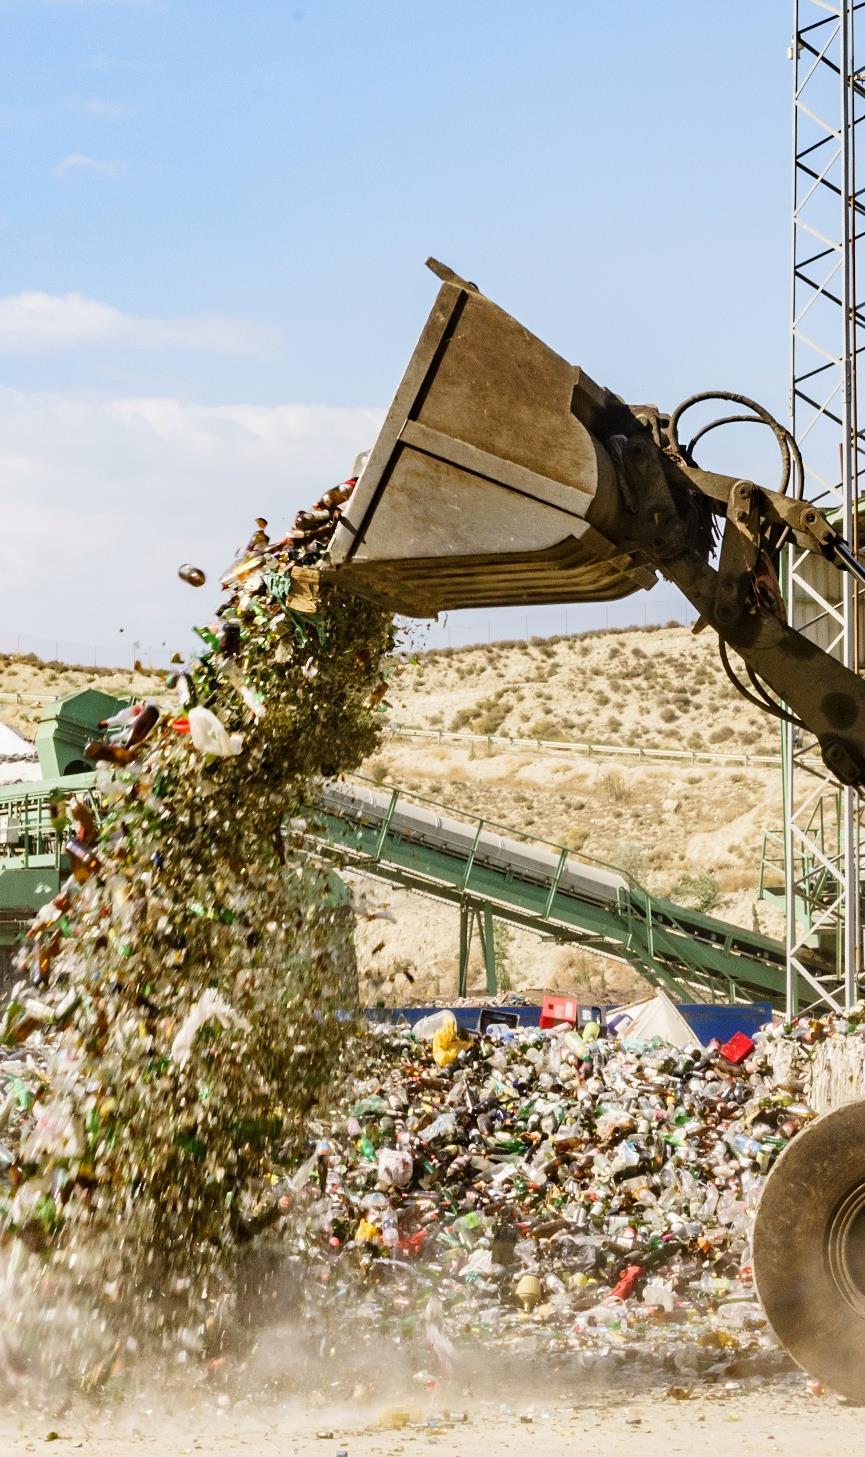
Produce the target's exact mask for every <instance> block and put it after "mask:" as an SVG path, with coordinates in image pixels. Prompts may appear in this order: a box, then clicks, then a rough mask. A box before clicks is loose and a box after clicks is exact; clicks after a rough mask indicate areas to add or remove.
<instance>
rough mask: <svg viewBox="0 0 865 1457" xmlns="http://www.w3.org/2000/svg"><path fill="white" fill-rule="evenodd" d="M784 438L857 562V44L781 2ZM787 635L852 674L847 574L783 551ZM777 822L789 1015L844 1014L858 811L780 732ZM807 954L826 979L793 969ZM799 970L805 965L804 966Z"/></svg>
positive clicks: (817, 8)
mask: <svg viewBox="0 0 865 1457" xmlns="http://www.w3.org/2000/svg"><path fill="white" fill-rule="evenodd" d="M794 26H795V31H794V37H793V44H792V48H791V59H792V62H793V68H794V80H793V229H792V233H793V237H792V309H791V313H792V321H791V335H792V341H791V342H792V348H791V415H792V420H791V428H792V431H793V434H794V435H795V437H796V439H797V441H798V443H799V445H800V447H801V450H802V454H803V457H804V461H805V491H804V494H805V495H806V496H807V497H808V498H809V499H810V500H813V501H815V502H816V503H818V504H819V505H820V507H821V509H822V510H824V511H825V512H826V513H827V514H829V515H830V516H831V518H832V519H833V520H834V521H836V522H837V523H838V524H839V526H840V527H841V529H842V531H843V534H844V536H845V537H846V539H847V541H848V542H850V544H851V545H852V547H853V549H854V551H856V552H858V549H859V528H860V521H859V500H860V496H859V473H860V466H861V462H862V449H863V444H865V436H863V432H862V431H861V430H860V428H859V391H858V382H857V360H858V356H859V354H860V353H861V351H862V349H863V347H865V315H863V312H862V309H861V308H860V305H859V303H858V298H857V292H856V288H857V253H858V251H859V247H860V244H861V240H862V237H863V230H865V205H863V201H862V200H861V197H860V189H859V188H858V186H857V180H856V135H857V131H858V128H859V123H860V121H861V120H862V118H863V116H865V89H863V85H862V81H863V79H865V75H863V76H860V74H859V73H858V72H857V67H856V59H855V57H856V56H857V54H862V52H861V50H860V48H859V47H858V46H857V41H858V40H861V39H862V38H863V36H862V35H860V34H859V32H860V31H861V30H862V27H863V26H865V0H857V3H852V0H834V3H829V0H794ZM786 586H787V610H788V614H789V619H790V622H791V623H792V625H793V626H794V627H796V628H798V629H799V630H800V631H804V632H805V634H806V636H808V637H810V638H812V639H813V640H814V641H815V642H817V643H819V645H820V646H821V647H823V648H825V649H826V650H827V651H831V652H832V653H834V654H835V655H836V656H837V657H838V658H839V659H840V660H841V661H842V662H843V663H844V664H845V666H846V667H848V668H851V669H852V670H854V671H856V672H858V671H859V670H860V669H861V667H862V655H861V650H860V642H861V641H862V626H863V624H862V613H861V604H860V591H861V589H860V588H859V586H858V584H857V583H856V581H855V579H854V578H853V577H852V576H851V575H850V574H849V573H842V572H839V571H837V570H836V568H835V567H833V566H832V565H831V564H829V563H828V562H825V561H823V560H822V559H820V558H815V557H813V556H809V555H808V553H806V552H802V551H801V550H799V549H798V548H797V547H796V546H795V545H793V546H792V547H790V548H789V549H788V560H787V582H786ZM784 821H785V861H786V911H787V1003H788V1012H789V1013H793V1012H795V1011H796V1010H797V1008H798V1010H802V1003H801V999H800V998H799V997H798V988H799V987H800V979H804V981H805V982H806V983H807V984H808V985H809V986H810V987H811V988H813V993H814V996H813V1002H814V1004H815V1005H816V1006H817V1007H825V1006H826V1005H827V1004H828V1005H829V1006H832V1007H835V1008H839V1009H840V1008H842V1007H845V1006H850V1005H852V1003H854V1002H855V1001H857V1000H858V999H859V998H860V997H861V996H862V995H863V993H865V984H863V964H862V930H861V914H860V853H861V847H860V838H861V800H860V797H859V794H858V793H857V791H856V790H854V789H843V790H839V789H838V787H837V785H836V784H835V783H834V782H833V781H832V780H831V779H830V778H829V776H828V774H827V773H826V771H825V770H824V769H823V767H822V764H821V761H820V757H819V753H818V752H817V751H816V748H815V744H814V740H813V738H811V737H810V736H809V735H808V734H807V733H804V732H803V731H802V730H797V729H792V728H790V727H787V728H786V729H785V743H784ZM806 946H807V947H808V948H810V950H811V951H812V952H813V950H814V948H815V947H816V948H817V949H818V951H819V953H820V959H821V960H822V961H823V964H824V966H825V973H822V974H820V973H817V974H815V971H814V963H813V960H811V969H810V970H809V968H808V966H807V965H804V964H803V953H804V951H805V948H806ZM806 959H807V958H806Z"/></svg>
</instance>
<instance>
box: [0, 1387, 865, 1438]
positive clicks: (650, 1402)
mask: <svg viewBox="0 0 865 1457" xmlns="http://www.w3.org/2000/svg"><path fill="white" fill-rule="evenodd" d="M526 1382H527V1386H533V1387H534V1394H533V1396H528V1395H527V1396H525V1397H524V1398H522V1399H517V1398H515V1396H514V1395H513V1392H512V1390H510V1389H507V1390H503V1391H502V1393H501V1395H502V1397H503V1398H504V1397H506V1398H507V1399H506V1400H501V1401H490V1400H478V1399H477V1398H476V1397H474V1396H473V1395H472V1392H471V1390H468V1391H465V1390H464V1391H462V1392H458V1393H455V1397H456V1399H455V1400H454V1401H453V1402H452V1404H451V1405H450V1408H449V1411H450V1413H451V1415H448V1409H447V1408H444V1407H442V1406H441V1405H440V1404H437V1403H435V1402H433V1403H429V1402H427V1403H420V1402H418V1401H417V1399H416V1397H415V1396H414V1395H410V1396H409V1397H408V1398H407V1399H406V1400H405V1402H403V1403H393V1402H389V1403H387V1404H386V1405H385V1406H383V1407H382V1406H376V1404H375V1402H374V1401H373V1402H371V1403H370V1404H369V1405H368V1406H367V1407H365V1408H358V1407H354V1408H352V1409H351V1410H343V1411H339V1410H336V1411H334V1410H332V1409H329V1408H328V1407H326V1406H325V1407H321V1408H319V1409H317V1410H310V1409H309V1408H308V1407H304V1406H303V1405H301V1404H299V1403H298V1402H297V1401H296V1400H293V1401H291V1402H286V1403H283V1404H273V1405H269V1404H264V1405H262V1404H261V1403H260V1402H259V1401H252V1400H247V1401H243V1402H239V1403H237V1404H234V1405H232V1404H226V1405H222V1406H220V1405H218V1404H217V1403H216V1402H215V1401H207V1402H204V1401H202V1402H200V1403H198V1404H193V1405H189V1404H184V1403H183V1401H182V1400H181V1399H177V1398H172V1397H171V1396H168V1397H166V1396H165V1395H164V1394H159V1393H155V1394H154V1395H153V1396H152V1397H149V1398H145V1399H144V1400H142V1401H140V1402H137V1403H134V1404H132V1405H129V1406H127V1407H125V1408H122V1409H120V1410H116V1409H115V1410H109V1411H102V1410H99V1409H98V1408H95V1407H94V1408H90V1409H87V1410H81V1411H78V1412H69V1413H67V1414H65V1415H63V1416H57V1415H54V1416H52V1415H51V1414H50V1413H37V1412H35V1411H33V1412H21V1411H19V1412H15V1411H11V1410H7V1411H6V1412H5V1413H4V1412H3V1411H2V1409H0V1451H2V1452H3V1454H4V1457H7V1454H8V1457H19V1454H23V1453H29V1452H40V1451H43V1450H45V1446H46V1442H49V1441H50V1442H51V1443H53V1442H54V1441H56V1443H57V1445H56V1447H54V1446H52V1450H54V1451H57V1452H65V1451H81V1452H83V1453H84V1454H85V1457H125V1454H126V1453H129V1454H140V1457H147V1454H151V1453H153V1454H157V1453H158V1454H159V1457H175V1454H178V1457H179V1454H181V1453H182V1454H186V1453H196V1452H206V1453H209V1454H211V1457H240V1454H248V1453H252V1452H258V1451H267V1452H269V1453H270V1452H272V1453H274V1454H275V1457H278V1454H282V1453H285V1454H292V1457H295V1454H296V1457H337V1454H338V1453H340V1452H344V1453H346V1454H347V1457H392V1454H393V1457H398V1454H412V1453H417V1454H420V1453H423V1452H430V1451H439V1452H446V1453H447V1454H448V1457H491V1454H492V1453H495V1452H512V1453H514V1454H515V1457H516V1454H523V1453H526V1454H536V1457H574V1454H575V1453H583V1452H586V1451H588V1452H592V1453H598V1454H599V1457H634V1454H635V1453H639V1454H640V1457H668V1454H682V1457H692V1454H695V1453H697V1452H703V1451H705V1452H710V1453H713V1454H725V1453H731V1452H735V1453H739V1454H742V1457H765V1454H766V1453H767V1452H771V1451H777V1452H778V1453H779V1454H780V1453H783V1454H785V1457H820V1454H822V1453H826V1454H829V1453H834V1452H836V1451H849V1452H857V1451H858V1450H859V1448H860V1444H861V1432H862V1414H861V1410H860V1409H858V1408H855V1407H849V1406H844V1405H842V1404H841V1403H839V1402H837V1401H836V1400H835V1398H834V1397H831V1396H826V1395H824V1396H813V1395H810V1394H809V1393H808V1390H807V1387H806V1385H805V1383H804V1381H803V1380H802V1379H801V1378H799V1377H791V1378H789V1379H788V1380H786V1381H783V1382H777V1383H772V1384H766V1385H757V1386H752V1385H749V1386H740V1385H737V1384H736V1383H735V1382H734V1383H731V1384H730V1385H727V1386H724V1385H721V1386H719V1387H715V1388H705V1387H702V1388H693V1389H689V1388H687V1387H683V1388H679V1390H680V1391H682V1392H683V1393H684V1397H685V1399H676V1398H675V1397H673V1396H670V1395H667V1394H665V1391H664V1388H660V1389H657V1390H654V1391H646V1390H640V1391H636V1392H634V1391H628V1390H614V1391H608V1392H601V1393H598V1392H597V1391H596V1390H594V1391H593V1390H588V1391H587V1390H585V1388H583V1389H582V1390H581V1389H580V1384H579V1382H578V1381H577V1382H575V1383H574V1384H573V1385H570V1386H569V1385H568V1384H567V1383H566V1382H564V1381H563V1380H562V1378H561V1377H557V1378H556V1379H555V1381H554V1382H553V1383H549V1382H547V1381H545V1377H544V1372H543V1370H538V1371H537V1372H532V1371H529V1372H527V1373H526ZM463 1416H465V1420H463V1419H462V1418H463ZM401 1423H405V1424H404V1425H401ZM52 1434H56V1436H54V1435H52ZM770 1442H772V1443H774V1446H773V1447H772V1448H770V1447H769V1443H770Z"/></svg>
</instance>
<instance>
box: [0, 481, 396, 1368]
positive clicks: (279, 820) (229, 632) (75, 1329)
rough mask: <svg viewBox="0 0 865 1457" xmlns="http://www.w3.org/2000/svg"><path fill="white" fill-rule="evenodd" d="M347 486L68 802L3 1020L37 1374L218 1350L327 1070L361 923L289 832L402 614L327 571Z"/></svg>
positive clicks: (269, 555)
mask: <svg viewBox="0 0 865 1457" xmlns="http://www.w3.org/2000/svg"><path fill="white" fill-rule="evenodd" d="M351 484H352V483H346V485H345V486H343V487H340V488H336V489H335V490H334V491H332V492H329V493H328V494H327V495H326V496H325V497H323V498H322V500H321V501H319V502H318V503H317V504H316V507H315V508H313V510H312V511H311V512H303V513H301V514H300V516H299V517H298V518H297V521H296V522H295V529H294V530H293V531H292V532H290V533H289V534H288V536H287V537H286V538H285V539H284V540H283V541H280V542H278V543H272V542H270V541H269V540H268V537H267V534H266V532H265V529H264V528H265V526H266V524H267V523H266V522H264V521H259V522H258V526H257V530H256V532H255V534H254V535H253V538H252V540H251V541H250V543H249V545H248V547H247V548H246V549H245V550H244V551H243V552H242V553H240V555H239V557H238V559H237V560H236V561H235V562H234V564H233V565H232V566H231V567H230V569H229V570H228V572H227V574H226V576H225V579H224V583H223V585H224V587H225V589H226V590H225V595H224V598H223V600H222V603H221V606H220V607H219V610H218V613H217V616H216V619H215V621H214V622H213V623H211V624H210V625H209V626H208V627H206V628H200V629H197V630H198V632H199V634H200V636H201V638H202V639H203V642H204V651H203V653H202V655H201V656H200V657H198V658H196V659H195V660H194V661H192V662H190V663H189V664H188V665H187V666H186V667H184V668H183V669H182V670H180V671H179V672H178V674H177V676H176V682H174V683H171V682H169V685H168V686H167V690H166V701H165V703H162V702H148V703H145V704H139V705H134V706H132V707H131V708H130V709H129V710H128V711H125V712H123V713H121V714H119V715H118V716H117V719H116V720H115V721H114V722H112V723H108V724H106V725H105V737H104V739H103V740H100V741H99V742H97V743H93V744H91V745H89V746H88V748H87V750H86V753H87V755H88V757H89V758H90V759H91V760H92V761H93V762H94V764H95V765H98V766H99V770H98V782H97V795H96V796H95V797H94V799H93V800H92V801H90V802H88V801H87V800H86V799H79V800H78V801H74V802H73V803H72V804H71V805H66V804H65V803H61V804H58V806H57V813H56V829H57V833H58V836H59V837H60V838H61V842H65V841H66V839H67V837H68V843H67V844H66V849H67V852H68V855H69V858H70V863H71V865H72V875H71V876H70V878H69V880H68V881H67V882H66V884H65V885H64V887H63V889H62V890H61V893H60V894H59V895H58V896H57V897H56V899H55V900H54V901H52V902H50V903H49V904H48V905H46V906H45V907H44V909H43V910H42V911H41V912H40V914H39V915H38V917H37V918H36V921H35V922H34V924H33V926H32V927H31V929H30V932H29V935H28V938H27V941H26V944H25V947H24V950H23V952H22V954H21V956H20V958H19V968H20V980H19V981H18V982H17V984H16V986H15V987H14V988H13V990H12V992H11V995H10V996H9V998H8V1000H7V1003H6V1005H5V1008H4V1009H3V1010H2V1013H0V1070H2V1071H0V1084H2V1087H0V1093H2V1092H3V1091H4V1089H5V1097H4V1098H3V1102H2V1107H0V1125H2V1126H0V1234H2V1243H3V1246H4V1249H3V1251H2V1260H3V1266H2V1268H3V1271H4V1278H5V1280H6V1281H7V1288H6V1290H5V1298H4V1302H3V1306H4V1313H5V1315H6V1316H7V1317H9V1318H10V1319H11V1315H10V1312H11V1311H12V1310H13V1309H14V1301H13V1299H12V1293H11V1287H12V1286H13V1285H14V1287H15V1289H16V1290H17V1291H18V1292H19V1293H20V1292H21V1291H27V1290H30V1291H32V1290H33V1289H34V1286H35V1282H38V1290H39V1301H38V1305H39V1310H40V1316H41V1324H40V1323H39V1322H37V1323H36V1324H35V1325H34V1326H33V1328H32V1330H31V1335H30V1337H29V1340H30V1349H28V1346H27V1340H28V1338H27V1337H26V1335H25V1334H22V1333H24V1332H26V1330H27V1322H26V1320H25V1321H23V1322H19V1323H18V1325H17V1326H16V1340H17V1341H18V1344H19V1349H20V1348H21V1343H22V1342H23V1355H22V1359H24V1360H26V1358H27V1356H28V1354H31V1353H32V1351H33V1350H35V1349H36V1348H38V1349H39V1350H40V1352H41V1354H42V1355H43V1356H44V1355H45V1354H46V1352H47V1351H48V1349H49V1347H50V1346H51V1344H52V1341H53V1343H54V1346H55V1347H56V1348H57V1358H58V1360H59V1361H62V1362H63V1363H64V1364H65V1365H67V1366H70V1365H71V1366H72V1367H73V1368H74V1367H75V1366H76V1364H78V1365H80V1375H81V1376H83V1377H85V1378H86V1379H98V1378H99V1376H100V1374H104V1372H105V1370H107V1369H109V1368H110V1367H111V1365H112V1363H114V1362H115V1361H117V1360H118V1359H119V1358H120V1357H119V1353H122V1352H123V1351H124V1350H125V1349H130V1350H131V1349H133V1347H134V1346H135V1344H136V1343H137V1342H138V1341H139V1339H140V1338H141V1336H142V1334H145V1333H146V1334H148V1335H150V1336H153V1335H154V1333H155V1334H156V1335H157V1337H158V1338H159V1339H160V1340H164V1341H165V1342H170V1343H175V1342H176V1341H177V1340H178V1339H179V1340H180V1342H181V1345H182V1346H183V1348H184V1349H186V1350H189V1351H191V1352H200V1351H204V1350H206V1349H209V1348H210V1347H212V1346H214V1345H216V1346H218V1344H219V1340H220V1331H221V1329H222V1324H223V1314H222V1307H223V1305H224V1304H225V1302H226V1300H227V1299H228V1295H227V1292H228V1291H229V1290H230V1289H232V1288H233V1284H234V1280H235V1276H236V1271H237V1262H238V1256H239V1254H240V1252H241V1251H242V1249H243V1247H244V1245H245V1244H246V1243H248V1241H249V1240H250V1238H251V1236H252V1235H253V1234H254V1232H255V1230H256V1229H257V1228H258V1227H259V1226H260V1225H263V1224H266V1223H267V1222H268V1221H269V1220H270V1219H271V1217H272V1212H273V1201H272V1196H271V1194H270V1172H271V1169H272V1167H273V1165H274V1161H276V1160H278V1159H279V1158H285V1157H288V1156H290V1153H291V1151H292V1149H294V1148H296V1147H297V1146H298V1144H299V1143H300V1142H302V1140H303V1138H304V1120H305V1117H306V1115H307V1114H308V1112H309V1109H310V1108H311V1107H312V1106H313V1104H314V1103H315V1101H316V1099H317V1098H318V1097H319V1095H320V1093H321V1091H322V1089H323V1088H324V1087H325V1086H326V1085H327V1084H328V1082H329V1080H330V1079H331V1078H332V1076H333V1074H334V1070H335V1068H336V1067H337V1065H338V1063H339V1060H340V1057H341V1056H342V1051H343V1047H344V1040H345V1035H344V1028H345V1020H344V1011H345V1009H346V1008H348V1007H350V1006H351V1005H352V1002H353V1000H356V987H355V986H354V985H353V974H354V963H353V948H352V941H351V923H350V915H349V914H348V913H347V911H346V910H345V908H344V907H340V906H338V905H336V904H335V902H334V896H333V894H332V893H331V886H330V883H329V880H328V877H327V875H326V873H325V872H324V871H323V870H320V869H316V868H315V867H314V866H312V865H310V864H309V863H308V862H307V861H306V860H304V859H303V858H302V857H300V856H298V855H296V854H295V853H294V851H295V849H296V846H295V845H294V844H293V842H292V834H291V831H289V832H288V833H286V832H285V830H284V825H285V822H286V818H287V816H290V815H291V812H292V807H293V806H295V805H297V804H298V803H299V802H302V800H303V798H304V796H305V794H306V793H307V792H308V789H309V786H310V784H311V783H312V782H313V781H314V780H315V778H316V776H319V775H323V774H324V775H332V774H335V773H338V772H339V771H340V770H342V769H346V768H351V767H354V766H356V765H357V764H358V763H359V762H360V761H361V760H362V759H363V758H364V757H365V756H366V755H367V754H369V752H370V750H371V749H372V748H373V747H374V746H375V743H376V741H377V737H378V732H379V725H380V723H381V708H380V703H381V699H382V697H383V693H384V681H383V678H382V660H383V656H384V654H385V653H386V652H387V650H388V649H389V648H390V646H391V645H392V627H391V621H390V619H389V617H388V616H387V615H386V614H384V613H382V612H381V611H379V610H378V609H376V608H374V607H371V606H369V605H368V604H365V603H363V602H360V601H358V600H356V599H349V598H346V597H345V596H344V595H342V594H341V593H340V592H339V591H338V590H336V589H335V588H334V587H333V586H332V585H330V584H329V583H328V582H327V580H326V579H324V578H322V576H321V574H320V572H319V570H318V567H317V563H318V562H319V560H320V557H321V555H322V552H323V550H324V547H325V546H326V544H327V541H328V539H329V536H330V534H331V532H332V530H333V527H334V525H335V523H336V519H337V517H338V514H339V508H340V506H341V505H342V503H343V502H344V501H345V500H346V499H347V497H348V495H349V493H350V490H351ZM180 574H181V576H183V577H184V578H185V579H186V580H187V581H188V582H189V583H190V584H191V585H193V586H200V585H201V584H202V582H203V574H202V573H201V572H200V571H199V570H198V569H197V568H195V567H193V566H184V567H182V568H181V569H180ZM169 700H171V706H169ZM338 1013H342V1014H343V1015H342V1016H338V1015H337V1014H338ZM31 1314H32V1306H31ZM0 1364H2V1363H0Z"/></svg>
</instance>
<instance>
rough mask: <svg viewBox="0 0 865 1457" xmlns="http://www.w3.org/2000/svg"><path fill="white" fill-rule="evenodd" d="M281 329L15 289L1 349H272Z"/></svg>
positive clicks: (3, 314) (2, 311)
mask: <svg viewBox="0 0 865 1457" xmlns="http://www.w3.org/2000/svg"><path fill="white" fill-rule="evenodd" d="M277 339H278V334H277V331H276V330H274V329H272V328H269V327H267V326H265V325H261V324H255V323H252V322H250V321H249V320H246V319H228V318H225V317H223V316H222V315H220V314H198V315H194V316H190V317H188V318H184V317H178V318H173V319H172V318H169V319H159V318H147V317H144V316H142V315H139V314H125V313H123V312H122V310H120V309H117V308H115V307H114V306H113V305H112V304H106V303H100V302H99V300H97V299H91V298H87V297H86V296H85V295H84V294H81V293H64V294H50V293H41V292H36V291H32V292H28V293H14V294H6V295H5V296H3V297H0V353H4V354H37V353H49V352H55V351H57V350H63V349H77V348H84V347H90V348H98V349H133V350H134V349H203V350H207V351H208V352H209V353H228V354H255V355H262V354H267V353H269V352H270V351H272V349H273V348H274V347H275V345H276V342H277Z"/></svg>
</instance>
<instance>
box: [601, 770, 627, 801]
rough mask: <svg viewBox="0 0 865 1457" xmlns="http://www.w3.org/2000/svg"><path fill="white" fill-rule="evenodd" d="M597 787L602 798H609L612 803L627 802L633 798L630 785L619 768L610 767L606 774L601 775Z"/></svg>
mask: <svg viewBox="0 0 865 1457" xmlns="http://www.w3.org/2000/svg"><path fill="white" fill-rule="evenodd" d="M597 787H598V793H599V794H600V796H601V798H602V799H606V800H609V802H610V804H627V803H628V801H629V800H630V798H631V790H630V787H629V785H627V784H626V783H625V780H624V779H623V778H622V776H621V774H620V773H619V772H618V770H617V769H609V770H608V771H607V772H606V774H601V775H599V776H598V780H597Z"/></svg>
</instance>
